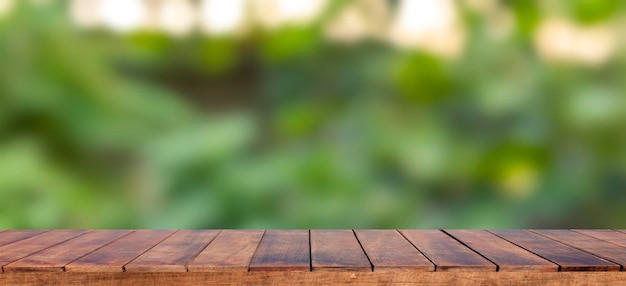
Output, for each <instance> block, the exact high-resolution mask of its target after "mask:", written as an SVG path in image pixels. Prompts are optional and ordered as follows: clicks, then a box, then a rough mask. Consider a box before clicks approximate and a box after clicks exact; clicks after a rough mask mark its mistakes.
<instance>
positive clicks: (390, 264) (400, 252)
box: [354, 230, 435, 272]
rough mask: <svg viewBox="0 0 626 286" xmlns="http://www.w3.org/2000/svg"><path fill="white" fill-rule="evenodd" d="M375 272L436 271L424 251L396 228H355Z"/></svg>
mask: <svg viewBox="0 0 626 286" xmlns="http://www.w3.org/2000/svg"><path fill="white" fill-rule="evenodd" d="M354 233H355V234H356V236H357V238H358V239H359V242H360V243H361V246H362V247H363V250H365V253H366V254H367V257H368V258H369V260H370V261H371V262H372V265H373V267H374V272H381V271H399V270H402V271H435V265H434V264H432V263H431V262H430V261H429V260H428V259H427V258H426V257H424V255H423V254H422V253H420V252H419V251H418V250H417V249H415V247H414V246H413V245H412V244H411V243H410V242H408V241H407V240H406V239H405V238H404V237H403V236H402V235H400V233H398V231H396V230H355V231H354Z"/></svg>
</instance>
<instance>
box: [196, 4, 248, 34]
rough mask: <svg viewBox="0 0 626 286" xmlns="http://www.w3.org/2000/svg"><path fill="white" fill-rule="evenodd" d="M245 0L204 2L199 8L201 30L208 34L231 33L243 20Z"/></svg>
mask: <svg viewBox="0 0 626 286" xmlns="http://www.w3.org/2000/svg"><path fill="white" fill-rule="evenodd" d="M245 8H246V1H245V0H204V1H202V3H201V6H200V19H201V21H202V28H203V29H204V30H205V31H207V32H208V33H210V34H228V33H233V32H234V31H236V30H237V29H238V28H240V27H241V26H242V24H243V22H244V18H245Z"/></svg>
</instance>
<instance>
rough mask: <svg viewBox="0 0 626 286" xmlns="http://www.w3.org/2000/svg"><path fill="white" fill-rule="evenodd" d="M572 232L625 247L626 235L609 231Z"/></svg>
mask: <svg viewBox="0 0 626 286" xmlns="http://www.w3.org/2000/svg"><path fill="white" fill-rule="evenodd" d="M574 231H575V232H578V233H582V234H584V235H588V236H591V237H595V238H597V239H601V240H604V241H608V242H610V243H613V244H617V245H619V246H623V247H626V233H623V232H619V231H614V230H609V229H574Z"/></svg>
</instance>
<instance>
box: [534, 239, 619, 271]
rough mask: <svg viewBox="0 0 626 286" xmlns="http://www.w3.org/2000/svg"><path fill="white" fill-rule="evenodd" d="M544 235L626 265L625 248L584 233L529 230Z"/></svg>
mask: <svg viewBox="0 0 626 286" xmlns="http://www.w3.org/2000/svg"><path fill="white" fill-rule="evenodd" d="M531 231H532V232H535V233H538V234H540V235H543V236H545V237H548V238H551V239H553V240H556V241H558V242H561V243H563V244H567V245H569V246H571V247H575V248H578V249H580V250H582V251H585V252H589V253H591V254H593V255H595V256H598V257H601V258H604V259H606V260H609V261H611V262H614V263H617V264H619V265H621V266H622V267H621V268H622V269H623V267H624V265H626V248H624V247H622V246H619V245H616V244H613V243H610V242H606V241H604V240H600V239H597V238H593V237H591V236H587V235H584V234H582V233H578V232H573V231H571V230H531Z"/></svg>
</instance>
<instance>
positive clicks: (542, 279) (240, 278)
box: [0, 271, 626, 286]
mask: <svg viewBox="0 0 626 286" xmlns="http://www.w3.org/2000/svg"><path fill="white" fill-rule="evenodd" d="M624 281H626V272H412V271H397V272H308V271H307V272H291V271H274V272H265V271H252V272H187V273H185V272H155V273H140V272H135V273H121V272H96V273H94V272H91V273H79V272H65V273H55V272H8V273H3V274H0V285H81V286H82V285H120V286H124V285H129V286H141V285H148V286H155V285H315V286H317V285H346V284H349V285H407V286H409V285H442V286H447V285H454V286H457V285H459V286H464V285H468V286H474V285H503V286H508V285H541V286H543V285H553V286H556V285H624V284H625V282H624Z"/></svg>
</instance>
